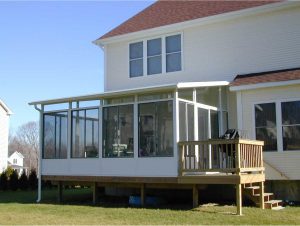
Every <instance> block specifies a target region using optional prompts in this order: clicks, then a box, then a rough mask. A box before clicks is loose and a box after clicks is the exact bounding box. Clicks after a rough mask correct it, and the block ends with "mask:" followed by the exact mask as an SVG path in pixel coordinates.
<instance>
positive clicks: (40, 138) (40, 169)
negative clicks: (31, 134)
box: [34, 105, 44, 202]
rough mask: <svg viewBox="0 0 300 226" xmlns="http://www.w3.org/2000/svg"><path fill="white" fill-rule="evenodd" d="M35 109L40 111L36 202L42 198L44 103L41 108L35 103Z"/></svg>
mask: <svg viewBox="0 0 300 226" xmlns="http://www.w3.org/2000/svg"><path fill="white" fill-rule="evenodd" d="M34 107H35V109H36V110H38V111H39V112H40V122H39V124H40V125H39V127H40V131H39V163H38V197H37V200H36V202H40V201H41V199H42V152H43V131H44V123H43V121H44V120H43V114H44V105H41V109H38V108H37V107H36V105H35V106H34Z"/></svg>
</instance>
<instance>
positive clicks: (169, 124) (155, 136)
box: [139, 101, 173, 157]
mask: <svg viewBox="0 0 300 226" xmlns="http://www.w3.org/2000/svg"><path fill="white" fill-rule="evenodd" d="M168 156H173V102H172V101H160V102H153V103H144V104H139V157H168Z"/></svg>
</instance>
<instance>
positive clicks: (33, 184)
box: [28, 169, 38, 190]
mask: <svg viewBox="0 0 300 226" xmlns="http://www.w3.org/2000/svg"><path fill="white" fill-rule="evenodd" d="M37 183H38V180H37V175H36V171H35V169H33V170H31V171H30V174H29V178H28V185H29V188H30V189H31V190H35V189H37Z"/></svg>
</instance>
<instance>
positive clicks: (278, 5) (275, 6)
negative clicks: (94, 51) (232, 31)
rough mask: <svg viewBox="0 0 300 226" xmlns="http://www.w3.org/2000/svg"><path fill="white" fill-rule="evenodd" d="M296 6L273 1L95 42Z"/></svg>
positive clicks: (103, 42) (99, 41)
mask: <svg viewBox="0 0 300 226" xmlns="http://www.w3.org/2000/svg"><path fill="white" fill-rule="evenodd" d="M295 6H300V2H298V1H285V2H278V3H273V4H272V3H271V4H267V5H262V6H256V7H252V8H248V9H241V10H237V11H233V12H228V13H222V14H218V15H213V16H208V17H203V18H198V19H194V20H188V21H183V22H179V23H174V24H169V25H164V26H160V27H154V28H150V29H145V30H141V31H136V32H130V33H126V34H121V35H116V36H113V37H108V38H104V39H97V40H95V41H93V43H94V44H96V45H99V46H104V45H106V44H111V43H114V42H121V41H126V40H128V39H137V38H144V37H147V36H155V35H159V34H163V33H164V34H165V33H171V32H175V31H181V30H182V29H186V28H191V27H195V26H200V25H207V24H211V23H217V22H222V21H226V20H232V19H237V18H240V17H244V16H250V15H255V14H259V13H267V12H272V11H275V10H280V9H286V8H290V7H295Z"/></svg>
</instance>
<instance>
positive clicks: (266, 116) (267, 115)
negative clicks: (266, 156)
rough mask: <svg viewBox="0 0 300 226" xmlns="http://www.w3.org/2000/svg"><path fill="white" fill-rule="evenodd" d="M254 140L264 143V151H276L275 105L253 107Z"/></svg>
mask: <svg viewBox="0 0 300 226" xmlns="http://www.w3.org/2000/svg"><path fill="white" fill-rule="evenodd" d="M255 131H256V139H257V140H263V141H265V145H264V151H276V150H277V129H276V108H275V103H267V104H256V105H255Z"/></svg>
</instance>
